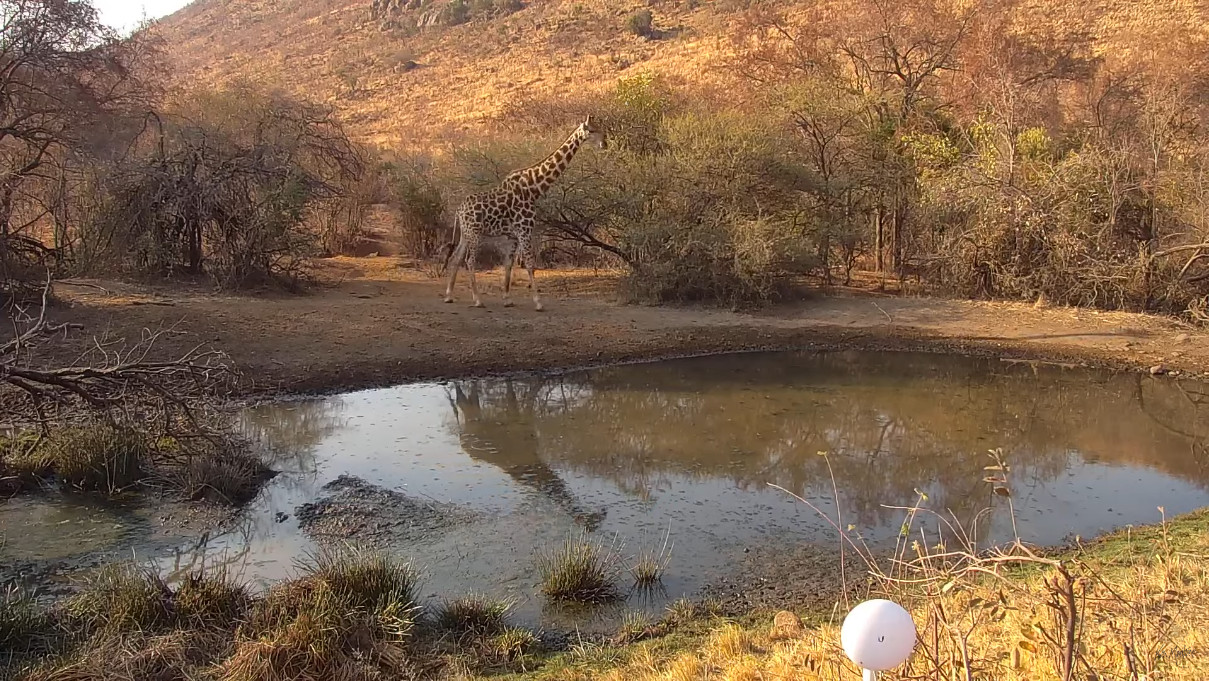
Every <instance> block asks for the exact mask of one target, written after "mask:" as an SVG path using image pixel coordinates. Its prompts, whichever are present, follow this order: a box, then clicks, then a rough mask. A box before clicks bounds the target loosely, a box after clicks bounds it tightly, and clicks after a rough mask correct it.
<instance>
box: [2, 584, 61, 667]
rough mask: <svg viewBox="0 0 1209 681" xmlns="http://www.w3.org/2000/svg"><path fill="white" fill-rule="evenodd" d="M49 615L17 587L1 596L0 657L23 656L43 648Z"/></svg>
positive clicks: (9, 589)
mask: <svg viewBox="0 0 1209 681" xmlns="http://www.w3.org/2000/svg"><path fill="white" fill-rule="evenodd" d="M50 626H51V622H50V618H49V616H48V615H47V614H46V613H45V612H43V611H42V610H40V609H39V608H38V607H37V606H36V605H34V602H33V601H32V600H31V599H30V598H29V596H28V595H27V594H26V593H24V592H23V591H19V590H18V589H17V588H16V587H9V588H8V589H6V590H4V592H2V593H0V657H3V656H5V654H8V655H22V654H26V653H30V652H33V651H36V650H40V649H42V648H44V647H45V645H46V632H47V630H48V629H49V628H50Z"/></svg>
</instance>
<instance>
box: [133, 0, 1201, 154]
mask: <svg viewBox="0 0 1209 681" xmlns="http://www.w3.org/2000/svg"><path fill="white" fill-rule="evenodd" d="M853 1H855V0H831V1H830V2H828V3H825V4H823V5H820V4H819V3H816V2H806V1H805V0H794V3H797V4H800V5H802V7H803V9H802V11H788V12H786V16H787V17H788V18H789V20H791V21H795V20H796V21H801V22H806V21H809V20H810V18H811V17H812V16H814V15H813V14H812V12H823V13H826V14H828V15H830V14H833V13H841V14H842V13H844V12H845V9H844V5H845V4H846V3H848V2H853ZM749 4H751V3H744V2H737V1H725V0H723V1H719V2H682V1H676V0H657V1H655V2H650V3H620V4H619V3H616V2H610V1H608V0H529V2H527V3H525V7H524V9H522V10H520V11H518V12H516V13H514V14H510V15H508V16H503V17H495V18H492V19H476V20H473V21H471V22H469V23H466V24H462V25H459V26H452V27H446V26H437V27H431V28H426V29H423V30H414V29H412V30H400V29H393V30H384V29H383V28H382V26H381V22H379V21H376V20H374V19H373V18H372V17H371V12H370V6H371V1H370V0H299V1H298V2H291V3H272V2H264V1H263V0H258V1H246V0H238V1H236V0H196V1H195V2H194V3H193V4H191V5H189V6H188V7H186V8H185V9H183V10H181V11H180V12H177V13H176V14H174V15H172V16H170V17H167V18H166V19H164V20H163V21H162V22H161V23H160V25H159V27H158V28H157V29H156V30H157V31H158V32H159V34H160V35H161V36H162V37H164V38H165V39H166V44H167V47H168V52H169V54H170V55H171V57H172V66H173V71H174V76H175V77H176V78H177V80H178V81H179V82H183V83H203V84H221V83H225V82H229V81H231V80H233V79H250V80H253V81H261V82H265V83H273V84H279V85H282V86H284V87H285V88H287V89H290V90H293V91H294V92H296V93H299V94H305V95H307V96H308V97H311V98H315V99H319V100H323V101H329V102H331V103H333V104H334V105H335V106H336V107H337V109H338V110H339V111H340V112H341V115H342V117H343V119H344V121H345V122H346V123H347V124H348V125H349V127H350V132H351V133H352V134H353V135H354V136H356V137H357V138H358V139H360V140H362V141H367V142H372V143H377V144H382V145H386V146H392V147H395V148H399V147H402V146H406V145H409V144H425V143H431V142H433V141H437V140H448V139H450V138H453V137H456V136H457V134H458V133H459V132H462V131H472V130H473V131H476V132H478V131H481V130H482V128H483V124H484V123H485V122H486V121H487V120H488V119H489V118H490V117H491V116H493V115H496V114H499V113H500V112H502V111H505V110H506V108H507V106H508V105H509V104H510V103H514V102H516V101H517V100H530V99H540V98H542V97H544V96H549V95H553V94H557V93H564V92H573V93H575V94H590V93H593V92H597V91H601V90H604V89H606V88H608V87H611V86H612V85H613V84H614V83H615V82H616V81H617V79H618V78H619V77H625V76H632V75H634V74H636V73H639V72H644V71H654V72H657V73H659V74H660V75H662V76H663V77H664V78H666V79H667V80H668V81H669V82H671V83H674V84H675V83H679V84H684V85H689V86H691V87H692V88H696V89H701V90H711V89H712V90H718V91H724V92H726V93H727V94H726V98H727V100H728V101H731V102H733V101H735V98H736V97H738V96H740V95H741V94H742V92H744V91H745V90H751V89H754V88H758V87H759V86H758V85H754V84H753V83H751V82H750V81H746V80H744V78H743V76H742V75H741V74H739V73H738V71H737V69H736V68H735V62H734V58H735V57H736V56H738V54H739V52H740V50H741V49H746V48H749V47H752V46H753V45H755V43H746V42H744V41H743V38H742V35H743V28H742V27H743V16H744V12H745V10H744V9H743V8H744V7H745V6H746V5H749ZM648 6H649V8H650V9H651V10H652V12H653V15H654V20H655V26H656V28H658V29H660V30H663V31H665V35H664V36H663V37H661V38H659V39H648V38H646V37H641V36H638V35H635V34H633V33H632V32H631V31H629V30H628V29H627V20H628V19H629V18H630V16H631V15H632V14H633V13H634V12H635V11H637V10H639V9H641V8H644V7H648ZM808 7H809V8H811V11H807V9H806V8H808ZM413 19H414V17H413ZM1207 26H1209V17H1207V16H1206V11H1205V9H1204V7H1202V6H1201V5H1200V4H1199V3H1190V2H1186V1H1184V0H1146V1H1145V2H1137V3H1120V2H1111V1H1110V0H1094V1H1093V2H1089V3H1081V4H1080V5H1079V6H1078V8H1077V10H1076V9H1068V8H1067V7H1066V6H1065V4H1063V3H1057V2H1052V1H1051V0H1045V1H1043V2H1039V3H1032V4H1026V5H1022V6H1021V7H1020V8H1019V10H1018V11H1017V13H1016V15H1015V19H1014V20H1013V21H1012V22H1011V28H1010V30H1012V31H1014V32H1016V33H1018V34H1019V35H1020V36H1021V39H1023V40H1025V41H1036V40H1040V41H1043V42H1055V41H1056V43H1055V44H1057V42H1061V40H1062V39H1063V36H1067V37H1071V36H1076V35H1082V34H1087V35H1095V36H1097V39H1096V40H1097V42H1096V48H1095V50H1094V51H1095V52H1096V54H1097V56H1100V57H1103V58H1105V59H1108V60H1109V61H1110V62H1111V63H1113V64H1114V68H1115V69H1116V70H1121V71H1122V72H1129V71H1131V70H1133V69H1134V68H1136V67H1137V66H1138V65H1139V64H1142V63H1143V62H1145V61H1146V60H1147V59H1148V57H1147V55H1148V54H1149V52H1148V50H1149V49H1150V46H1152V45H1154V44H1155V43H1156V41H1158V40H1166V46H1167V49H1168V51H1175V52H1179V50H1180V49H1182V48H1181V46H1182V45H1183V44H1184V43H1186V42H1188V41H1192V42H1196V40H1198V39H1201V40H1203V38H1204V36H1205V32H1206V30H1209V29H1207V28H1206V27H1207ZM1177 35H1178V36H1181V37H1182V38H1181V40H1175V41H1172V40H1170V39H1168V38H1164V37H1163V36H1177ZM1198 37H1199V38H1198ZM765 40H766V42H767V44H768V45H775V44H776V43H777V36H776V35H773V34H770V35H767V36H765ZM409 62H414V63H415V66H414V67H413V66H412V65H411V64H409Z"/></svg>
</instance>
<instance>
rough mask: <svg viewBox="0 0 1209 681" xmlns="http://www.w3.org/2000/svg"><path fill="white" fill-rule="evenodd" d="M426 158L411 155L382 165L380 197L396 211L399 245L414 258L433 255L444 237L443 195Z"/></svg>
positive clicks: (446, 236)
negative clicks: (381, 190)
mask: <svg viewBox="0 0 1209 681" xmlns="http://www.w3.org/2000/svg"><path fill="white" fill-rule="evenodd" d="M435 172H436V169H435V168H434V166H433V163H432V161H431V160H430V159H426V158H422V157H418V156H413V157H403V158H399V159H395V160H390V161H387V162H386V163H385V164H384V166H383V169H382V177H381V182H382V185H383V194H384V198H385V199H386V200H387V201H388V202H389V203H390V204H391V205H392V206H393V207H394V208H395V210H396V211H397V214H398V219H399V224H398V229H399V239H400V242H401V243H400V246H401V247H402V250H403V252H404V253H408V254H410V255H413V256H415V257H417V258H428V257H431V256H433V255H435V254H436V253H437V251H438V249H439V248H440V246H441V245H442V244H443V243H445V241H447V240H448V238H449V234H448V232H447V228H446V206H445V197H444V194H443V193H442V190H441V188H440V186H439V184H438V183H439V179H438V178H437V177H436V176H435Z"/></svg>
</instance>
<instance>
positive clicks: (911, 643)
mask: <svg viewBox="0 0 1209 681" xmlns="http://www.w3.org/2000/svg"><path fill="white" fill-rule="evenodd" d="M915 636H916V633H915V621H914V620H912V619H911V613H909V612H907V611H906V610H905V609H904V608H903V607H902V606H901V605H899V604H898V603H895V602H894V601H887V600H882V599H880V598H879V599H876V600H871V601H865V602H864V603H861V604H859V605H857V606H856V607H855V608H853V609H852V612H849V613H848V616H847V617H845V618H844V625H843V627H841V628H840V644H841V645H843V646H844V653H846V654H847V655H848V658H849V659H850V660H852V661H853V662H855V663H856V664H858V665H860V667H861V668H862V669H871V670H873V671H878V672H881V671H886V670H887V669H894V668H895V667H897V666H899V665H900V664H902V663H904V662H906V661H907V658H909V657H911V651H912V650H914V649H915Z"/></svg>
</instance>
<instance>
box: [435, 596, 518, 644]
mask: <svg viewBox="0 0 1209 681" xmlns="http://www.w3.org/2000/svg"><path fill="white" fill-rule="evenodd" d="M511 609H512V603H511V602H509V601H500V600H494V599H491V598H487V597H486V596H480V595H477V594H470V595H468V596H463V597H461V598H455V599H452V600H446V601H443V602H442V603H441V604H440V605H438V606H437V608H436V609H435V610H434V611H433V622H434V624H435V625H436V627H437V628H438V629H439V630H442V631H446V632H450V633H452V634H454V635H456V636H484V635H488V634H497V633H499V632H502V631H503V630H504V627H505V625H506V620H507V616H508V611H509V610H511Z"/></svg>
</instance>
